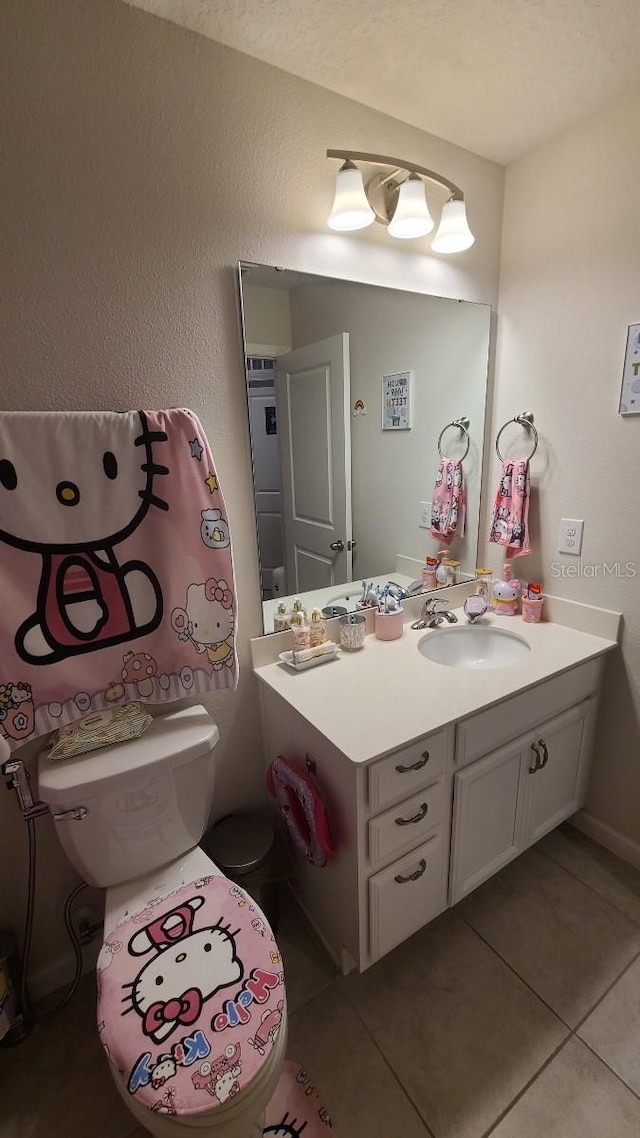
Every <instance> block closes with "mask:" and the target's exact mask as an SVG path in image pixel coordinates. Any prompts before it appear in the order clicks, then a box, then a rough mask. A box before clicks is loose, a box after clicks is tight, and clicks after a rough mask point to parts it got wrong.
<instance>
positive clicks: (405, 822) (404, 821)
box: [396, 802, 429, 826]
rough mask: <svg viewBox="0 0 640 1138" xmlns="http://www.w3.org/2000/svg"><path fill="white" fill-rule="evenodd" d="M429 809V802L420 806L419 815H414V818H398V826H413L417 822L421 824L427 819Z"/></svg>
mask: <svg viewBox="0 0 640 1138" xmlns="http://www.w3.org/2000/svg"><path fill="white" fill-rule="evenodd" d="M428 809H429V804H428V803H427V802H422V803H421V804H420V809H419V810H418V813H417V814H414V815H413V818H396V826H413V825H415V823H416V822H421V821H422V819H423V818H425V817H426V814H427V810H428Z"/></svg>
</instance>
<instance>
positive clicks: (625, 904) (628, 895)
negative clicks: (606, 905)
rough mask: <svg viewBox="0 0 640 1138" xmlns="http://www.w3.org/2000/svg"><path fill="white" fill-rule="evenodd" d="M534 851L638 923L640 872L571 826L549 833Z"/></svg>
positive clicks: (639, 912) (639, 914)
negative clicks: (538, 851) (550, 860)
mask: <svg viewBox="0 0 640 1138" xmlns="http://www.w3.org/2000/svg"><path fill="white" fill-rule="evenodd" d="M536 849H538V850H542V852H543V853H545V854H546V855H547V857H551V858H553V860H554V861H557V862H558V864H559V865H562V866H564V868H565V869H567V870H569V872H570V873H573V875H574V876H575V877H577V878H579V880H580V881H583V882H584V884H585V885H589V886H590V887H591V889H594V890H595V892H596V893H599V894H600V896H601V897H604V899H605V900H606V901H609V902H610V903H611V904H612V905H615V907H616V909H620V910H621V912H623V913H626V915H627V916H628V917H630V918H631V920H632V921H635V922H636V924H640V870H638V869H636V868H635V867H634V866H633V865H629V863H628V862H626V861H622V859H621V858H619V857H616V855H615V854H613V853H611V852H610V850H605V849H604V847H603V846H600V845H598V843H597V842H594V841H592V840H591V838H588V837H587V836H586V834H581V833H580V831H579V830H576V829H575V827H574V826H569V825H565V826H561V827H560V828H559V829H558V830H552V831H551V833H550V834H547V836H546V838H543V839H542V841H540V842H538V844H537V846H536Z"/></svg>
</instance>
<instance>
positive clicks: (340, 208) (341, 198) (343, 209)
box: [327, 162, 376, 232]
mask: <svg viewBox="0 0 640 1138" xmlns="http://www.w3.org/2000/svg"><path fill="white" fill-rule="evenodd" d="M375 217H376V215H375V213H374V212H373V210H372V208H371V206H370V205H369V202H368V201H367V195H366V194H365V192H364V183H363V181H362V174H361V173H360V171H359V169H358V167H357V166H354V165H353V163H352V162H345V164H344V166H342V167H341V168H340V170H338V174H337V177H336V193H335V197H334V199H333V206H332V209H331V213H330V214H329V218H328V221H327V225H328V226H329V228H330V229H336V230H338V232H348V231H349V230H350V229H365V228H366V226H367V225H371V222H372V221H375Z"/></svg>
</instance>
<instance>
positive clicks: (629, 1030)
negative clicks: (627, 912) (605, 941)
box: [578, 960, 640, 1095]
mask: <svg viewBox="0 0 640 1138" xmlns="http://www.w3.org/2000/svg"><path fill="white" fill-rule="evenodd" d="M578 1034H579V1035H580V1036H581V1037H582V1038H583V1039H584V1040H585V1041H586V1042H587V1043H588V1044H589V1046H590V1047H592V1048H593V1050H594V1051H597V1053H598V1055H600V1057H601V1058H602V1059H604V1061H605V1063H607V1065H608V1066H609V1067H612V1068H613V1070H614V1071H615V1072H616V1073H617V1074H618V1075H619V1076H620V1078H621V1079H624V1081H625V1083H628V1085H629V1086H630V1087H631V1089H632V1090H634V1091H635V1092H636V1094H637V1095H640V960H636V962H635V964H632V965H631V967H630V968H629V969H628V970H627V971H626V972H625V974H624V976H622V977H621V979H620V980H618V982H617V984H614V986H613V988H612V989H611V991H610V992H608V993H607V995H606V996H605V998H604V1000H602V1002H601V1003H600V1004H598V1006H597V1008H596V1009H595V1011H593V1012H592V1013H591V1015H590V1016H589V1018H588V1019H587V1020H585V1022H584V1023H583V1024H582V1027H581V1028H580V1029H579V1031H578Z"/></svg>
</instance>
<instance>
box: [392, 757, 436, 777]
mask: <svg viewBox="0 0 640 1138" xmlns="http://www.w3.org/2000/svg"><path fill="white" fill-rule="evenodd" d="M428 762H429V752H428V751H423V752H422V758H421V759H418V761H417V762H416V763H411V765H410V766H408V767H403V765H402V763H399V764H398V766H397V767H396V770H397V772H398V774H408V773H409V771H419V770H422V768H423V767H426V765H427V763H428Z"/></svg>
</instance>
